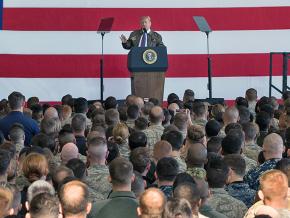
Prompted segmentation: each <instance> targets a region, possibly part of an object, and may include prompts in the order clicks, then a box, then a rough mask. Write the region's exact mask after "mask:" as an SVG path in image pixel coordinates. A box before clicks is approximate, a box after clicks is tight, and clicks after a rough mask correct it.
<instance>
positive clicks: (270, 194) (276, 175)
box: [260, 170, 288, 201]
mask: <svg viewBox="0 0 290 218" xmlns="http://www.w3.org/2000/svg"><path fill="white" fill-rule="evenodd" d="M260 189H261V191H262V192H263V194H264V198H265V199H267V200H269V201H275V200H281V199H284V200H287V192H288V179H287V176H286V175H285V174H284V173H283V172H281V171H280V170H268V171H266V172H265V173H263V174H262V175H261V176H260Z"/></svg>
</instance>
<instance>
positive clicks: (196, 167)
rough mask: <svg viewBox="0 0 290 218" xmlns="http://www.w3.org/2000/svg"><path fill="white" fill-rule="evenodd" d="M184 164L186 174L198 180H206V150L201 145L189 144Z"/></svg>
mask: <svg viewBox="0 0 290 218" xmlns="http://www.w3.org/2000/svg"><path fill="white" fill-rule="evenodd" d="M185 162H186V166H187V170H186V172H187V173H188V174H190V175H191V176H192V177H194V178H198V179H205V178H206V171H205V169H204V164H205V163H206V162H207V150H206V147H205V146H204V145H203V144H201V143H194V144H191V145H190V146H189V148H188V150H187V156H186V159H185Z"/></svg>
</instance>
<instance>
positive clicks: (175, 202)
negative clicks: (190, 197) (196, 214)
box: [164, 198, 192, 218]
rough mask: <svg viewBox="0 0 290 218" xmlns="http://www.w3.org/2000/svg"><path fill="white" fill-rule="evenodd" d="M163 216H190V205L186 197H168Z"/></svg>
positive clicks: (172, 217)
mask: <svg viewBox="0 0 290 218" xmlns="http://www.w3.org/2000/svg"><path fill="white" fill-rule="evenodd" d="M164 215H165V216H164V217H166V218H176V217H182V218H192V211H191V205H190V203H189V202H188V201H187V200H186V199H183V198H182V199H178V198H172V199H169V200H168V201H167V203H166V206H165V211H164Z"/></svg>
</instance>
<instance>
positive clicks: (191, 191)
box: [173, 182, 201, 206]
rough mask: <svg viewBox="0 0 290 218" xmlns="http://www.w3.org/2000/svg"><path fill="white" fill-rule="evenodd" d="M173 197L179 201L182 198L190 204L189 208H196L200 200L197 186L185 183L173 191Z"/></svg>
mask: <svg viewBox="0 0 290 218" xmlns="http://www.w3.org/2000/svg"><path fill="white" fill-rule="evenodd" d="M173 197H175V198H179V199H182V198H184V199H186V200H187V201H188V202H189V203H190V204H191V206H198V203H199V200H200V199H201V193H200V191H199V189H198V186H197V184H195V183H192V182H185V183H182V184H180V185H179V186H177V187H176V188H175V189H174V192H173Z"/></svg>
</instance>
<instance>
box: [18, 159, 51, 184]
mask: <svg viewBox="0 0 290 218" xmlns="http://www.w3.org/2000/svg"><path fill="white" fill-rule="evenodd" d="M22 171H23V175H24V176H25V177H26V178H27V179H28V181H29V182H31V183H32V182H34V181H36V180H39V179H41V177H43V176H47V174H48V163H47V160H46V158H45V156H44V155H42V154H37V153H31V154H29V155H28V156H26V157H25V159H24V161H23V164H22Z"/></svg>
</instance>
